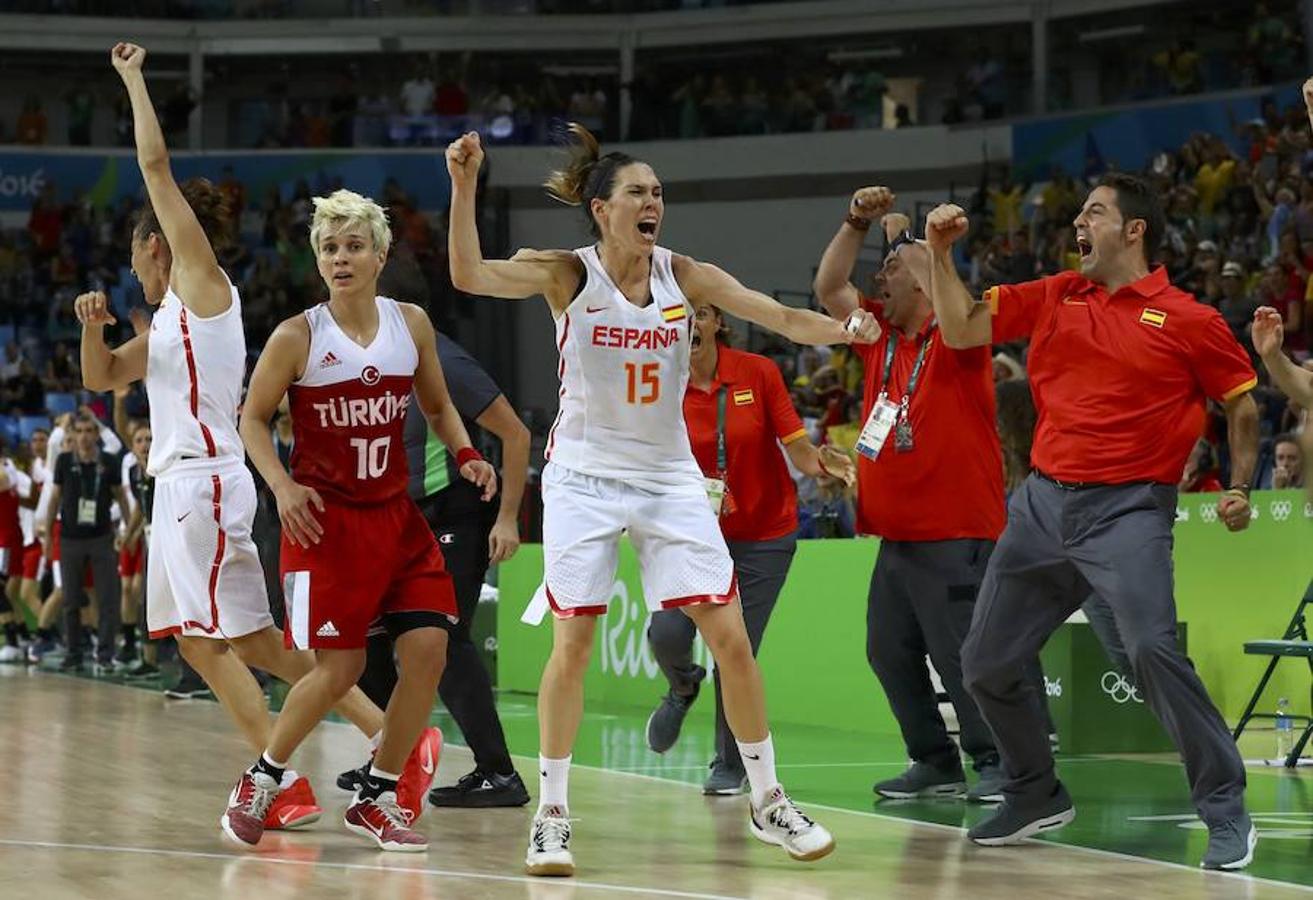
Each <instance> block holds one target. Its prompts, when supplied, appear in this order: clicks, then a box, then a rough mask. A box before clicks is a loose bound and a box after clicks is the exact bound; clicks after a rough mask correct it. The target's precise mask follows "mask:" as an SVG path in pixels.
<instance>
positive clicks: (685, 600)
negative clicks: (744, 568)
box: [661, 573, 739, 609]
mask: <svg viewBox="0 0 1313 900" xmlns="http://www.w3.org/2000/svg"><path fill="white" fill-rule="evenodd" d="M738 595H739V576H738V574H737V573H736V574H734V575H733V576H732V577H731V578H730V580H729V590H727V591H726V592H725V593H723V594H691V595H689V596H687V597H672V598H671V599H669V600H662V601H661V608H662V609H674V608H675V607H677V606H695V605H696V604H698V603H710V604H712V605H713V606H724V605H725V604H727V603H733V602H734V598H735V597H737V596H738Z"/></svg>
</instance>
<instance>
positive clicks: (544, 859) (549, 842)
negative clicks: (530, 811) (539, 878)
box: [524, 806, 574, 877]
mask: <svg viewBox="0 0 1313 900" xmlns="http://www.w3.org/2000/svg"><path fill="white" fill-rule="evenodd" d="M524 870H525V871H526V872H527V873H528V874H530V875H556V876H565V877H568V876H571V875H573V874H574V856H573V855H572V854H571V853H570V817H569V816H568V815H566V812H565V808H564V807H562V806H548V807H545V808H543V809H542V810H539V812H538V814H537V815H536V816H534V817H533V824H532V825H531V826H530V827H529V852H528V853H527V854H526V855H525V857H524Z"/></svg>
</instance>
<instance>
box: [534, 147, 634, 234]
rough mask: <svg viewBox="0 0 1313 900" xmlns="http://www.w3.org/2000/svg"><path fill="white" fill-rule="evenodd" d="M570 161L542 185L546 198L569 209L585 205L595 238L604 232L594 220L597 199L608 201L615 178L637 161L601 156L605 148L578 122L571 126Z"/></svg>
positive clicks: (624, 155)
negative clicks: (593, 208) (593, 205)
mask: <svg viewBox="0 0 1313 900" xmlns="http://www.w3.org/2000/svg"><path fill="white" fill-rule="evenodd" d="M570 138H573V141H571V142H570V148H569V153H570V156H569V159H568V160H567V161H566V165H565V168H563V169H557V170H556V171H554V172H552V174H551V175H550V176H548V178H547V180H546V181H545V182H543V187H545V188H546V189H547V195H548V196H549V197H551V198H552V199H553V200H557V201H560V202H561V203H564V204H566V205H567V206H582V207H583V210H584V216H585V217H586V218H587V219H588V230H589V231H590V232H591V233H592V235H593V237H600V236H601V231H600V230H599V229H598V227H597V221H596V220H595V219H594V218H593V211H592V202H593V200H594V199H602V200H606V199H609V198H610V196H611V191H612V190H613V189H614V187H615V175H616V172H618V171H619V170H620V169H621V168H623V167H624V166H627V165H629V164H630V163H634V162H638V160H636V159H634V158H633V157H632V156H630V155H629V154H627V153H618V152H611V153H608V154H606V155H605V156H602V155H601V152H602V148H601V147H600V145H599V144H598V143H597V138H596V137H594V136H593V133H592V132H591V131H589V130H588V129H587V128H585V127H584V126H582V125H580V124H579V123H578V122H571V123H570V125H569V130H568V136H567V140H569V139H570Z"/></svg>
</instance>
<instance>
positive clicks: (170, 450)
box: [146, 284, 246, 477]
mask: <svg viewBox="0 0 1313 900" xmlns="http://www.w3.org/2000/svg"><path fill="white" fill-rule="evenodd" d="M228 289H229V290H230V291H232V303H231V304H230V305H229V307H228V309H226V310H225V311H224V312H221V313H219V315H217V316H211V317H210V318H208V319H202V318H200V317H199V316H197V315H196V314H195V313H192V312H190V311H189V310H188V309H187V307H185V306H183V305H182V300H180V299H179V298H178V295H177V294H175V293H174V292H173V288H169V290H168V292H167V293H165V295H164V301H163V302H162V303H161V304H160V307H159V309H157V310H156V311H155V317H154V318H153V319H151V323H150V343H149V352H148V354H147V358H146V396H147V398H149V400H150V430H151V445H150V459H149V460H148V461H147V464H146V471H147V473H148V474H150V475H151V476H154V477H158V476H160V475H162V474H163V473H164V472H165V471H167V470H168V468H169V466H171V465H173V464H174V463H175V462H177V461H178V460H180V459H184V458H197V459H201V458H207V457H208V458H212V459H219V458H229V457H235V458H237V459H238V460H241V459H243V456H244V452H245V451H244V450H243V449H242V439H241V438H240V437H239V436H238V434H237V408H238V407H239V406H240V405H241V402H242V381H243V379H244V378H245V375H246V334H245V333H244V332H243V331H242V303H241V298H240V297H239V296H238V294H237V288H236V287H233V286H232V284H229V285H228Z"/></svg>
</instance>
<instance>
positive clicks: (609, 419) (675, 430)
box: [547, 247, 703, 493]
mask: <svg viewBox="0 0 1313 900" xmlns="http://www.w3.org/2000/svg"><path fill="white" fill-rule="evenodd" d="M574 252H575V253H576V254H577V255H578V256H579V258H580V259H581V260H582V261H583V263H584V271H585V274H584V279H585V281H584V285H583V289H582V290H580V292H579V295H578V296H577V297H575V299H574V300H573V301H571V303H570V305H569V307H567V308H566V310H565V312H564V313H563V314H562V315H561V316H560V317H558V318H557V320H556V345H557V349H558V350H559V352H560V364H559V367H558V369H557V375H558V376H559V378H560V380H561V390H560V397H561V408H560V411H559V412H558V413H557V416H556V423H555V424H554V425H553V426H552V430H551V433H550V435H549V436H548V439H547V458H548V459H549V460H551V461H552V462H553V463H555V464H556V465H559V466H563V467H565V468H567V469H572V470H574V471H576V472H582V473H584V474H586V475H592V476H595V477H598V478H610V479H619V480H621V481H624V482H627V483H629V484H633V485H635V486H638V487H642V488H645V489H647V490H652V491H661V492H665V491H671V490H679V491H681V492H689V493H700V492H701V491H702V490H703V477H702V471H701V470H700V469H699V468H698V464H697V461H696V460H695V459H694V458H693V450H692V448H691V447H690V446H689V441H688V430H687V429H686V428H685V426H684V388H685V387H686V386H687V384H688V361H689V352H690V348H689V325H690V324H691V320H692V310H693V307H692V304H691V303H689V301H688V298H686V297H685V296H684V293H683V291H681V290H680V288H679V284H678V283H677V282H676V281H675V274H674V271H673V270H672V268H671V262H670V260H671V253H670V251H669V250H667V249H665V248H664V247H656V248H654V249H653V251H652V272H651V275H650V278H649V282H650V289H651V295H652V299H651V302H650V303H648V304H647V306H641V307H640V306H635V305H634V304H633V303H631V302H630V301H629V300H628V299H627V298H626V297H625V296H624V294H622V293H621V292H620V290H619V288H617V287H616V286H615V284H614V282H612V280H611V277H610V276H609V275H607V273H606V269H605V268H604V267H603V266H602V262H601V260H600V259H599V258H598V255H597V249H596V248H595V247H582V248H580V249H578V250H575V251H574Z"/></svg>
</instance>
